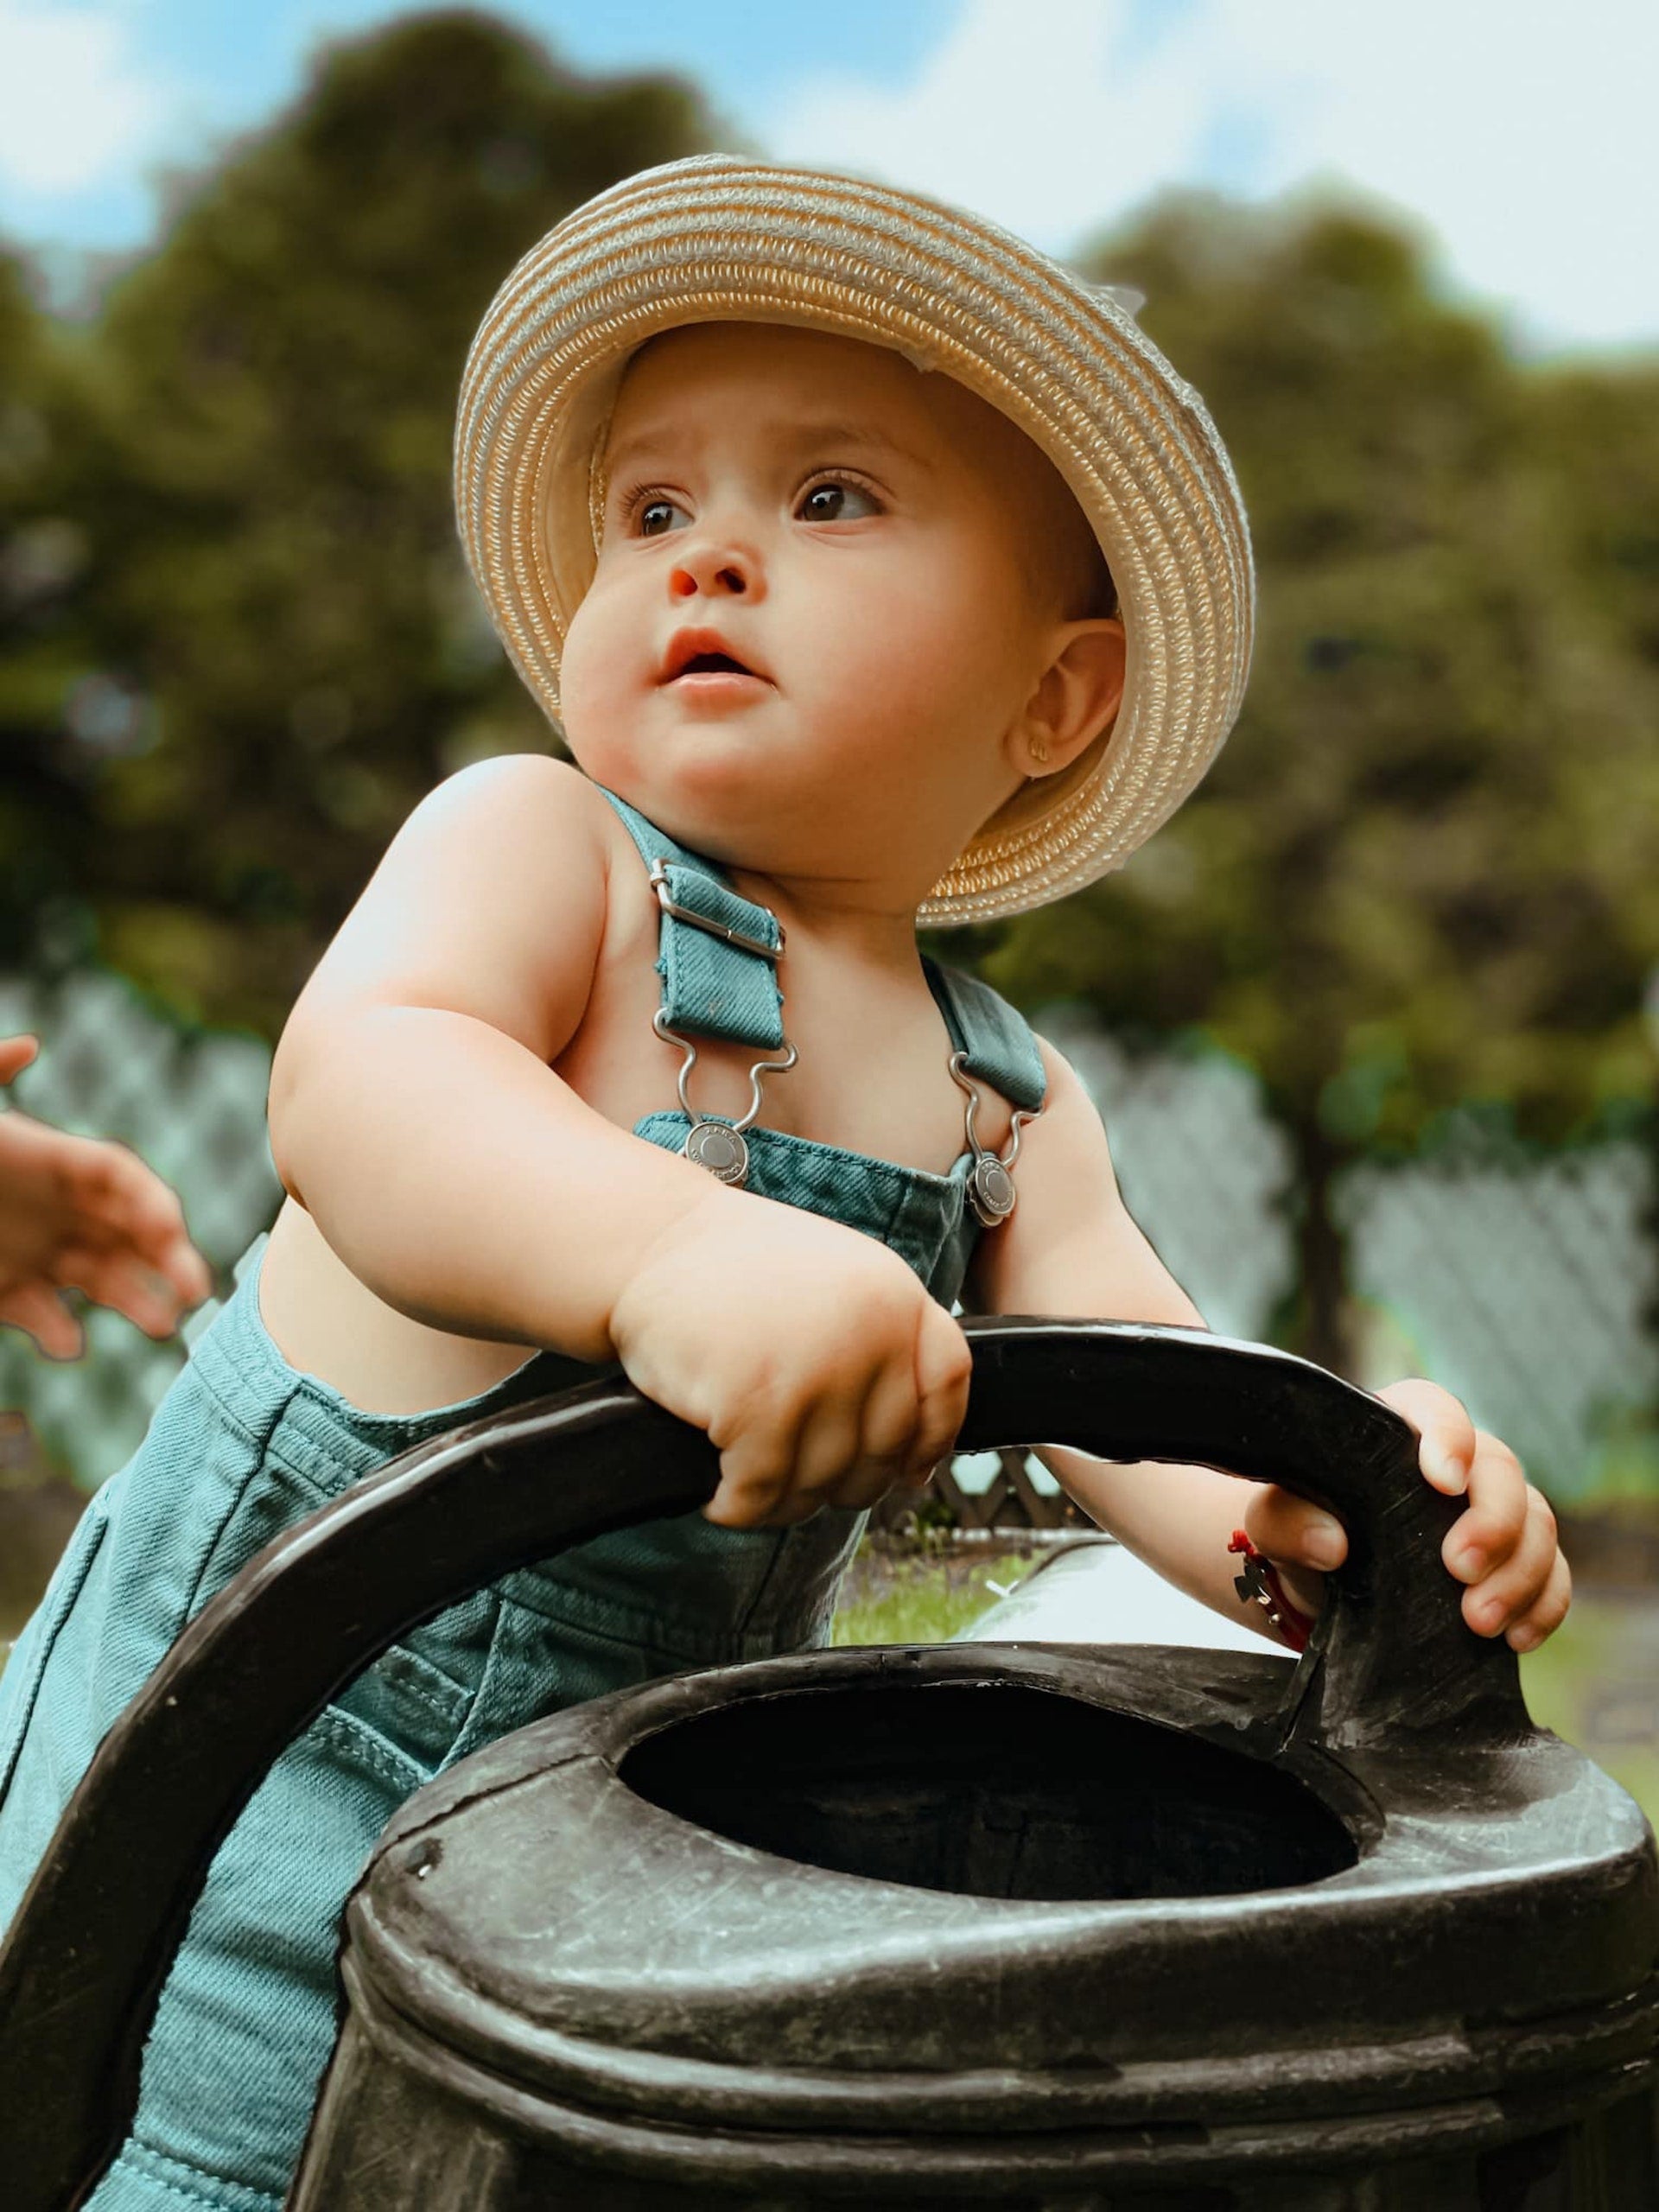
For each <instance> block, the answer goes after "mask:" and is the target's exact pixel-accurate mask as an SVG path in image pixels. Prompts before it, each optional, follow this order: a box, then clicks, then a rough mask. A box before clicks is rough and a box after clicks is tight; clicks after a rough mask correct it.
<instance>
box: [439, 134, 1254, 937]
mask: <svg viewBox="0 0 1659 2212" xmlns="http://www.w3.org/2000/svg"><path fill="white" fill-rule="evenodd" d="M716 321H718V322H726V321H760V322H784V323H790V324H794V325H798V326H800V327H805V328H809V329H815V330H824V331H830V332H834V333H836V334H840V335H842V336H847V337H852V338H857V339H862V340H866V341H868V342H869V343H871V344H874V345H880V346H891V347H893V348H895V349H897V350H898V351H899V352H901V353H904V354H905V355H906V357H907V358H908V359H911V360H912V361H913V362H915V363H916V364H917V365H918V366H920V367H923V368H926V369H931V370H938V371H940V372H944V374H946V375H949V376H951V377H953V378H956V379H957V381H958V382H959V383H961V384H963V385H966V386H967V387H968V388H969V391H974V392H976V393H977V394H978V395H979V397H981V398H982V399H985V400H987V401H988V402H989V404H991V405H992V406H994V407H996V408H999V409H1000V410H1001V411H1002V413H1003V414H1005V415H1007V416H1008V417H1009V419H1010V420H1011V421H1013V422H1014V423H1015V424H1017V425H1018V427H1019V428H1020V429H1021V430H1023V431H1024V432H1025V433H1026V435H1027V436H1029V437H1030V438H1032V439H1033V441H1034V442H1036V444H1037V445H1038V446H1039V447H1040V448H1041V449H1042V450H1043V452H1044V453H1045V454H1046V455H1047V456H1048V458H1049V460H1050V461H1052V463H1053V465H1054V467H1056V468H1057V469H1058V472H1059V474H1061V476H1062V477H1063V478H1064V479H1065V482H1066V483H1067V484H1068V485H1069V486H1070V487H1071V492H1072V493H1073V494H1074V496H1075V497H1076V498H1077V501H1078V503H1079V505H1081V506H1082V508H1083V511H1084V514H1085V515H1086V516H1087V517H1088V518H1089V521H1090V525H1091V527H1092V528H1093V530H1094V532H1095V535H1096V538H1097V539H1098V541H1099V543H1100V546H1101V550H1102V551H1103V553H1104V555H1105V557H1106V560H1107V563H1108V564H1109V567H1110V569H1111V571H1112V575H1113V577H1114V579H1115V581H1116V585H1117V589H1118V598H1119V606H1120V611H1121V613H1122V617H1123V621H1124V627H1125V630H1126V632H1127V635H1128V672H1127V677H1126V681H1125V685H1124V691H1123V698H1122V704H1121V706H1120V708H1119V710H1118V714H1117V716H1116V721H1115V722H1114V724H1113V726H1112V728H1111V729H1110V730H1109V732H1108V733H1107V734H1105V735H1104V736H1103V738H1102V739H1101V740H1100V741H1097V742H1096V745H1095V746H1093V747H1090V750H1089V751H1088V752H1087V753H1085V754H1084V757H1083V758H1082V760H1079V761H1077V762H1074V763H1073V764H1072V765H1071V767H1069V768H1068V769H1066V770H1065V771H1063V772H1061V773H1059V774H1058V775H1055V776H1052V777H1047V778H1044V779H1040V780H1037V781H1033V783H1031V784H1029V785H1027V786H1026V788H1025V789H1024V790H1022V791H1020V792H1018V793H1016V794H1015V796H1014V798H1012V799H1011V800H1010V801H1009V802H1008V804H1007V805H1006V806H1005V807H1003V808H1002V809H1001V810H999V812H998V813H997V814H996V815H995V816H994V817H992V819H991V820H990V821H989V822H988V823H986V824H985V826H984V827H983V829H982V830H981V831H980V832H979V834H978V835H977V836H976V837H975V838H974V839H973V841H972V842H971V843H970V844H969V847H968V849H967V850H966V851H965V852H964V853H963V855H961V857H960V858H959V860H958V861H957V863H956V865H955V866H954V867H953V868H951V869H950V871H949V872H948V874H946V875H945V877H944V879H943V880H942V881H941V882H940V883H939V884H938V885H937V886H936V887H935V888H934V891H933V893H932V894H931V897H930V898H929V899H928V900H927V901H926V903H925V906H923V908H922V910H921V912H920V915H919V917H918V918H919V919H920V920H921V921H922V922H923V923H925V924H929V925H933V926H940V925H950V924H952V923H957V922H967V921H980V920H990V919H994V918H996V917H998V916H1000V915H1004V914H1011V913H1017V912H1020V911H1022V910H1023V909H1025V908H1027V907H1030V906H1039V905H1041V904H1042V903H1043V902H1045V901H1046V900H1047V899H1055V898H1058V897H1060V896H1061V895H1062V894H1064V893H1066V892H1068V891H1071V890H1075V889H1077V887H1080V886H1081V885H1083V884H1084V883H1088V882H1090V881H1092V880H1094V879H1095V878H1096V877H1097V876H1100V875H1103V874H1105V873H1106V872H1107V871H1108V870H1109V869H1110V868H1115V867H1116V866H1118V865H1119V864H1120V863H1121V862H1122V861H1123V860H1125V859H1126V858H1127V857H1128V855H1129V854H1130V853H1131V852H1133V851H1134V850H1135V848H1136V846H1138V845H1140V844H1141V842H1144V840H1145V839H1146V838H1147V837H1148V836H1151V834H1152V832H1153V831H1154V829H1156V828H1157V827H1158V825H1159V824H1160V823H1161V822H1163V821H1165V820H1166V818H1167V817H1168V816H1169V815H1170V814H1172V813H1173V811H1174V810H1175V808H1176V807H1177V806H1179V804H1180V802H1181V800H1182V799H1183V798H1185V797H1186V795H1187V794H1188V792H1189V791H1191V790H1192V788H1193V786H1194V785H1196V784H1197V783H1198V779H1199V778H1200V777H1201V776H1202V775H1203V774H1204V772H1205V769H1206V768H1207V767H1208V766H1209V765H1210V762H1211V760H1213V758H1214V757H1215V754H1216V753H1217V751H1218V750H1219V748H1220V747H1221V744H1222V742H1223V741H1224V738H1225V737H1226V734H1227V732H1228V730H1229V729H1230V728H1231V726H1232V723H1233V721H1234V720H1235V718H1236V715H1237V713H1238V709H1239V705H1240V703H1241V701H1242V699H1243V689H1244V682H1245V677H1246V675H1247V673H1248V671H1249V656H1250V644H1251V637H1252V632H1253V626H1254V613H1255V586H1254V576H1253V572H1252V569H1251V563H1250V549H1249V530H1248V526H1247V524H1246V521H1245V517H1244V508H1243V501H1242V499H1240V497H1239V493H1238V487H1237V485H1236V481H1235V480H1234V477H1233V473H1232V469H1231V467H1230V464H1229V461H1228V459H1227V455H1226V453H1225V451H1224V448H1223V447H1222V443H1221V441H1220V439H1219V437H1218V436H1217V434H1216V430H1215V427H1214V425H1213V423H1211V420H1210V417H1209V415H1208V413H1207V412H1206V411H1205V407H1204V404H1203V402H1202V401H1201V400H1200V399H1199V398H1198V394H1197V393H1196V392H1194V391H1192V388H1191V386H1190V385H1186V384H1185V383H1184V382H1183V380H1182V379H1181V378H1179V376H1178V375H1177V374H1176V373H1175V372H1174V370H1173V369H1172V368H1171V366H1170V365H1169V364H1168V362H1167V361H1166V360H1165V359H1164V358H1163V356H1162V354H1161V353H1159V352H1158V350H1157V348H1156V347H1155V346H1154V345H1153V344H1152V342H1151V340H1149V339H1147V337H1146V336H1145V335H1144V334H1143V333H1142V332H1141V330H1140V329H1139V328H1138V327H1136V325H1135V321H1134V320H1133V318H1132V316H1131V315H1129V314H1128V312H1127V311H1126V309H1125V308H1124V307H1123V306H1122V303H1121V302H1120V301H1119V299H1118V298H1116V296H1114V295H1113V293H1112V292H1111V290H1110V289H1109V288H1107V287H1104V286H1091V285H1089V284H1087V283H1084V281H1083V280H1082V279H1081V278H1079V277H1077V276H1075V275H1073V274H1072V273H1071V271H1070V270H1066V269H1065V268H1063V267H1062V266H1061V265H1060V264H1058V263H1057V262H1054V261H1052V260H1050V259H1049V258H1048V257H1046V255H1043V254H1040V253H1039V252H1037V251H1036V250H1035V249H1034V248H1033V247H1031V246H1028V245H1025V244H1024V243H1023V242H1022V241H1021V240H1020V239H1018V238H1014V237H1012V236H1011V235H1010V234H1009V233H1008V232H1005V231H1002V230H1000V229H998V228H997V227H996V226H995V225H994V224H990V223H987V222H985V221H983V220H982V219H979V218H977V217H975V216H971V215H968V214H965V213H962V212H961V211H959V210H957V209H955V208H951V207H944V206H943V205H941V204H939V203H938V202H935V201H932V200H926V199H924V198H921V197H920V196H918V194H912V193H906V192H899V191H897V190H895V189H893V188H891V187H888V186H884V185H876V184H869V183H862V182H859V181H855V180H853V179H849V178H847V177H841V176H834V175H821V174H818V173H816V172H812V171H806V170H798V169H789V168H775V167H772V166H770V165H767V164H763V163H760V162H747V161H743V160H741V159H738V158H736V157H734V156H727V155H707V156H698V157H696V158H695V159H693V160H690V161H683V162H671V163H670V164H668V165H667V166H666V167H664V168H657V169H648V170H645V172H643V173H642V174H641V175H638V176H634V177H630V178H628V179H626V180H625V181H623V182H622V183H620V184H619V185H616V186H615V187H613V188H612V189H611V190H610V191H608V192H605V193H601V194H600V195H599V197H598V198H597V199H595V200H589V201H588V204H587V205H586V206H585V207H580V208H578V209H577V210H576V211H575V213H573V214H571V215H569V216H568V217H567V218H566V219H565V220H564V221H563V222H562V223H560V224H559V225H558V226H556V228H555V229H553V230H552V231H550V232H549V233H548V235H547V236H546V237H545V238H543V239H542V240H541V241H540V243H539V244H538V245H535V246H532V247H531V251H529V252H528V253H527V254H525V256H524V258H523V259H522V260H521V261H520V262H519V264H518V266H517V268H515V269H514V270H512V273H511V274H510V275H509V277H507V279H506V281H505V283H504V284H503V285H502V286H501V289H500V290H499V292H498V293H497V294H496V296H495V298H494V300H493V302H491V305H490V307H489V309H488V311H487V312H486V315H485V317H484V320H483V321H482V323H481V324H480V327H479V331H478V334H477V336H476V337H475V338H474V341H473V346H472V350H471V352H470V353H469V354H468V357H467V366H466V370H465V372H464V375H463V377H462V381H461V403H460V408H459V411H458V415H457V420H456V429H455V456H454V461H455V466H454V483H455V506H456V513H457V518H458V520H459V524H460V529H461V542H462V544H463V546H464V548H465V550H466V554H467V562H468V563H469V565H470V567H471V569H472V572H473V575H474V578H475V580H476V582H477V583H478V587H479V589H480V593H481V594H482V595H483V599H484V602H485V605H486V608H487V609H488V612H489V615H490V619H491V620H492V622H493V624H494V626H495V628H496V631H497V632H498V634H499V637H500V638H501V640H502V643H503V645H505V648H506V651H507V653H508V655H509V657H510V658H511V659H512V663H513V665H514V666H515V668H516V669H517V670H518V673H519V675H520V676H521V677H523V679H524V683H526V684H527V685H528V687H529V689H530V690H531V692H532V693H533V694H534V696H536V698H537V700H538V701H539V702H541V704H542V705H543V708H544V709H545V710H546V711H547V712H548V714H549V715H552V716H554V717H556V715H557V713H558V697H559V691H558V682H559V656H560V652H561V649H562V646H563V639H564V634H565V631H566V628H567V626H568V625H569V620H570V617H571V615H572V614H573V613H574V612H575V608H576V607H577V606H578V605H579V604H580V602H581V600H582V595H583V594H584V593H585V592H586V590H587V588H588V584H589V583H590V582H592V579H593V574H594V562H595V558H596V540H595V531H594V516H593V512H592V505H591V501H592V492H593V485H594V462H595V457H596V454H597V452H598V449H599V448H600V445H601V442H602V439H603V436H604V432H605V427H606V423H607V419H608V415H609V410H610V406H611V403H612V400H613V397H614V393H615V389H616V385H617V382H618V380H619V379H620V375H621V372H622V370H623V368H624V367H625V366H626V362H627V360H628V359H629V358H630V357H631V356H632V354H633V353H635V352H636V351H637V350H638V348H639V346H641V345H643V344H644V343H645V340H647V339H648V338H651V337H653V336H655V335H656V334H658V332H661V331H664V330H670V329H673V328H675V327H678V326H680V325H682V324H685V323H690V322H716Z"/></svg>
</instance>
